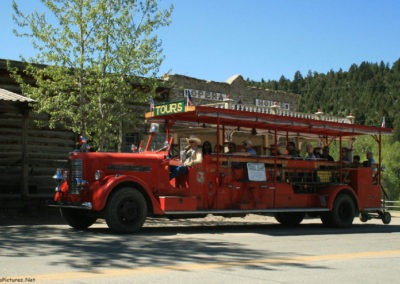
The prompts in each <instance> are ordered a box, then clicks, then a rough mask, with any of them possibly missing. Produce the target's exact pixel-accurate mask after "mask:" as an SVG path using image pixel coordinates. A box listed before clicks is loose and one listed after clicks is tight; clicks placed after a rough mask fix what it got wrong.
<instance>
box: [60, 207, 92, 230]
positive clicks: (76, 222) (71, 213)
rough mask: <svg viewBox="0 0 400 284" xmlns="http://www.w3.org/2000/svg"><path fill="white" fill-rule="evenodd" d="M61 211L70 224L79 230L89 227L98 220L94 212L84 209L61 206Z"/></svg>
mask: <svg viewBox="0 0 400 284" xmlns="http://www.w3.org/2000/svg"><path fill="white" fill-rule="evenodd" d="M60 213H61V216H62V217H63V218H64V220H65V221H66V222H67V223H68V225H70V226H71V227H72V228H75V229H78V230H84V229H87V228H89V227H90V226H91V225H93V224H94V223H95V222H96V220H97V216H95V215H93V214H92V212H90V211H86V210H82V209H72V208H60Z"/></svg>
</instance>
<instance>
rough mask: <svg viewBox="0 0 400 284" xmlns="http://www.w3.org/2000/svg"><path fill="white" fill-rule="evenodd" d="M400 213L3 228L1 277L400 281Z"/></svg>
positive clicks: (37, 280) (39, 279)
mask: <svg viewBox="0 0 400 284" xmlns="http://www.w3.org/2000/svg"><path fill="white" fill-rule="evenodd" d="M399 263H400V216H393V219H392V223H391V224H390V225H383V224H382V222H381V221H380V220H371V221H369V222H368V223H366V224H363V223H360V222H359V221H358V220H357V221H356V222H355V225H354V226H353V227H352V228H350V229H330V228H325V227H323V226H322V225H321V224H320V222H318V221H317V220H306V221H305V222H304V224H302V225H301V226H299V227H297V228H292V229H289V228H283V227H281V226H279V225H277V223H276V222H275V221H274V220H273V218H259V217H254V216H253V217H251V216H250V217H247V218H245V219H241V218H234V219H229V220H227V219H223V218H218V217H217V218H215V217H213V218H206V219H198V220H176V221H173V222H169V221H165V222H163V223H160V222H159V221H155V220H149V221H148V222H147V223H146V224H145V227H144V229H143V231H142V232H140V233H139V234H136V235H115V234H111V233H110V232H109V231H108V230H107V228H106V226H105V224H104V223H101V222H100V223H98V224H96V225H94V226H93V228H91V229H90V230H88V231H75V230H72V229H70V228H69V227H67V226H65V225H59V224H57V225H43V224H42V225H8V226H2V227H0V283H11V282H14V283H15V281H21V282H25V283H97V284H99V283H110V282H112V283H223V282H229V283H230V284H233V283H321V282H324V283H378V282H379V283H395V282H398V281H399V280H398V279H400V269H398V264H399Z"/></svg>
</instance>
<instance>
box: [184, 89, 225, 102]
mask: <svg viewBox="0 0 400 284" xmlns="http://www.w3.org/2000/svg"><path fill="white" fill-rule="evenodd" d="M183 92H184V96H185V98H187V97H188V96H189V98H197V99H205V100H210V101H221V102H223V101H226V100H229V96H228V95H227V94H223V93H218V92H211V91H204V90H193V89H184V90H183Z"/></svg>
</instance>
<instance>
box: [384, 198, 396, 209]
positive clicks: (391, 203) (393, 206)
mask: <svg viewBox="0 0 400 284" xmlns="http://www.w3.org/2000/svg"><path fill="white" fill-rule="evenodd" d="M383 203H384V204H385V206H386V208H388V209H389V210H400V201H391V200H384V201H383Z"/></svg>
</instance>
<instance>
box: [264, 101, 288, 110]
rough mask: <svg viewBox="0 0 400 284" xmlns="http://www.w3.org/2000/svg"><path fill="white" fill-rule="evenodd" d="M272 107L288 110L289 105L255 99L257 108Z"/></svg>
mask: <svg viewBox="0 0 400 284" xmlns="http://www.w3.org/2000/svg"><path fill="white" fill-rule="evenodd" d="M273 105H277V106H279V107H280V108H281V109H282V110H290V104H289V103H283V102H277V101H269V100H260V99H256V106H257V107H272V106H273Z"/></svg>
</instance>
